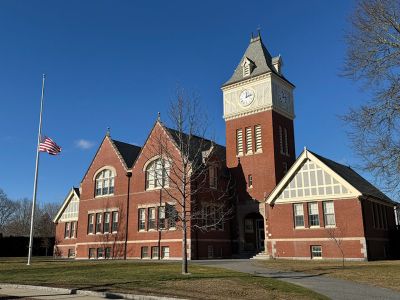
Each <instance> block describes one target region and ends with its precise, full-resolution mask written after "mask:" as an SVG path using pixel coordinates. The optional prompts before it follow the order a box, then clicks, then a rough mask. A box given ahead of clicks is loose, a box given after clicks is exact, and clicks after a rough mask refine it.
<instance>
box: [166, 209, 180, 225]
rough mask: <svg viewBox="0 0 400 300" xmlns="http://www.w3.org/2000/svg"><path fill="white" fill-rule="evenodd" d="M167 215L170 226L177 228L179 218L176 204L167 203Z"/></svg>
mask: <svg viewBox="0 0 400 300" xmlns="http://www.w3.org/2000/svg"><path fill="white" fill-rule="evenodd" d="M165 207H166V209H165V216H166V218H167V219H168V227H169V228H175V227H176V220H177V218H178V212H177V211H176V207H175V205H171V204H168V203H167V204H165Z"/></svg>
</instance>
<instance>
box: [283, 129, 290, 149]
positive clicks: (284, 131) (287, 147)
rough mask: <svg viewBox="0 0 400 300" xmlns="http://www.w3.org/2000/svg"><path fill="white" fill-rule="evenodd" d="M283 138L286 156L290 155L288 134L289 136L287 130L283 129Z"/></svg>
mask: <svg viewBox="0 0 400 300" xmlns="http://www.w3.org/2000/svg"><path fill="white" fill-rule="evenodd" d="M283 138H284V142H285V154H286V155H289V143H288V134H287V129H286V128H284V129H283Z"/></svg>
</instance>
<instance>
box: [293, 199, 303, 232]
mask: <svg viewBox="0 0 400 300" xmlns="http://www.w3.org/2000/svg"><path fill="white" fill-rule="evenodd" d="M293 212H294V227H304V208H303V203H296V204H293Z"/></svg>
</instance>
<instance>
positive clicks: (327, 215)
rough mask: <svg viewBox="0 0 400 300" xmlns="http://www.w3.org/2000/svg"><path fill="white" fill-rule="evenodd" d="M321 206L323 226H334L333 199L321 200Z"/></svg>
mask: <svg viewBox="0 0 400 300" xmlns="http://www.w3.org/2000/svg"><path fill="white" fill-rule="evenodd" d="M323 206H324V222H325V226H335V225H336V221H335V208H334V206H333V201H325V202H323Z"/></svg>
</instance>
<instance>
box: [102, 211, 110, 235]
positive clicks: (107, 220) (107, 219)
mask: <svg viewBox="0 0 400 300" xmlns="http://www.w3.org/2000/svg"><path fill="white" fill-rule="evenodd" d="M110 220H111V217H110V212H108V211H107V212H105V213H104V224H103V232H104V233H110ZM106 225H107V226H108V229H106Z"/></svg>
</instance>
